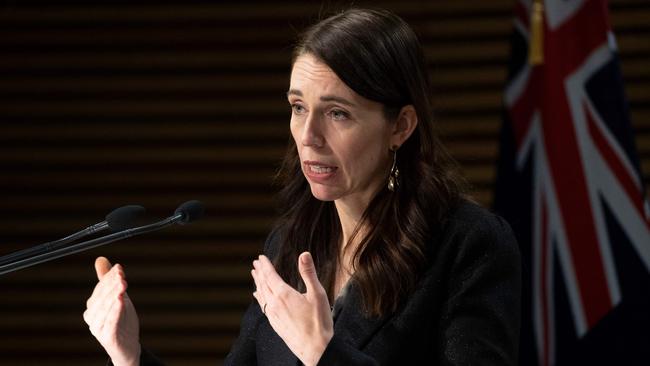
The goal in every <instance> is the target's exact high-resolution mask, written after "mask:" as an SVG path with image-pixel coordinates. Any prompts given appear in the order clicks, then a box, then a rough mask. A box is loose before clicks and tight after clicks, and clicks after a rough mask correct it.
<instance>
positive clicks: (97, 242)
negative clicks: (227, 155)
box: [0, 200, 205, 275]
mask: <svg viewBox="0 0 650 366" xmlns="http://www.w3.org/2000/svg"><path fill="white" fill-rule="evenodd" d="M204 210H205V208H204V206H203V204H202V203H201V202H200V201H196V200H193V201H187V202H185V203H183V204H182V205H180V206H178V208H177V209H176V211H174V215H172V216H170V217H168V218H166V219H164V220H160V221H158V222H154V223H153V224H149V225H144V226H139V227H135V228H131V229H125V230H122V231H120V232H117V233H113V234H109V235H105V236H102V237H99V238H95V239H92V240H88V241H84V242H81V243H77V244H71V245H69V246H67V247H63V248H59V249H54V250H52V251H48V252H46V253H40V254H37V255H34V256H30V257H29V258H25V259H20V260H17V261H13V262H12V263H9V264H5V265H0V275H3V274H5V273H9V272H13V271H17V270H19V269H22V268H26V267H31V266H33V265H36V264H40V263H44V262H48V261H51V260H54V259H57V258H61V257H65V256H67V255H70V254H75V253H79V252H82V251H84V250H88V249H92V248H96V247H99V246H102V245H106V244H109V243H112V242H114V241H118V240H122V239H126V238H130V237H132V236H136V235H142V234H146V233H150V232H152V231H156V230H160V229H162V228H165V227H167V226H170V225H173V224H176V223H178V224H181V225H184V224H189V223H190V222H193V221H196V220H198V219H200V218H201V216H203V213H204Z"/></svg>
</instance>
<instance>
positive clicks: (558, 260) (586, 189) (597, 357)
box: [495, 0, 650, 366]
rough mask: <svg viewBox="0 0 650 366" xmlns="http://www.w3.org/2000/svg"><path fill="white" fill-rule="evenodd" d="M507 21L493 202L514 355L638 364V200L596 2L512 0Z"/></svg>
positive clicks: (648, 251) (644, 260) (643, 224)
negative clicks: (505, 234) (513, 299)
mask: <svg viewBox="0 0 650 366" xmlns="http://www.w3.org/2000/svg"><path fill="white" fill-rule="evenodd" d="M534 3H537V4H534ZM535 6H538V7H540V8H538V9H535V8H534V7H535ZM536 10H538V11H540V12H538V13H537V14H536V13H535V11H536ZM531 14H533V17H531ZM534 16H541V18H537V19H535V18H534ZM536 21H537V22H539V23H538V24H537V26H539V27H540V28H538V31H539V32H541V34H535V35H534V36H531V34H534V32H535V30H534V28H535V27H534V22H536ZM514 29H515V31H514V34H513V37H512V44H513V51H512V59H511V64H510V73H509V77H508V84H507V86H506V90H505V96H504V104H505V113H504V125H503V128H502V132H501V156H500V159H499V172H498V178H497V190H496V195H495V209H496V211H497V212H499V213H500V214H501V215H503V216H504V217H505V218H506V219H508V220H509V221H510V223H511V225H512V226H513V229H514V230H515V232H516V235H517V238H518V240H519V244H520V248H521V252H522V256H523V260H524V262H523V268H524V278H523V280H524V288H523V296H524V298H523V299H522V305H523V308H522V309H523V311H522V330H521V352H520V353H521V355H520V362H521V364H522V365H540V366H547V365H569V364H570V365H578V364H596V365H601V364H617V365H619V364H620V365H630V364H631V365H637V364H638V365H650V336H649V335H648V334H650V206H649V205H648V201H647V199H646V198H645V193H644V183H643V178H642V176H641V174H640V170H639V162H638V159H637V156H636V149H635V146H634V139H633V131H632V127H631V124H630V121H629V117H628V110H627V103H626V100H625V97H624V93H623V84H622V78H621V73H620V68H619V64H618V54H617V49H616V42H615V38H614V35H613V32H612V30H611V27H610V24H609V19H608V8H607V3H606V1H604V0H545V1H543V2H542V1H533V0H519V1H517V3H516V6H515V20H514ZM531 30H532V31H531ZM534 42H537V43H538V44H535V45H533V43H534ZM531 47H538V48H539V50H540V53H541V58H542V60H538V61H533V60H532V59H531V58H530V57H529V50H530V49H531Z"/></svg>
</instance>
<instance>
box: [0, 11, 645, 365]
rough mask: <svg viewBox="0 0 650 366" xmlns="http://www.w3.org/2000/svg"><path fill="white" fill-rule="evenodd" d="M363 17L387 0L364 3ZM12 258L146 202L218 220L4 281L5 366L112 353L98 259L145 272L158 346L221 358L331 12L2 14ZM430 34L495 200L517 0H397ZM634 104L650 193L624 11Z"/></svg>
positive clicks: (482, 181) (142, 278) (4, 229)
mask: <svg viewBox="0 0 650 366" xmlns="http://www.w3.org/2000/svg"><path fill="white" fill-rule="evenodd" d="M357 3H358V4H360V5H364V4H367V3H368V2H364V1H361V2H357ZM0 5H1V6H0V172H1V175H0V207H1V208H2V209H1V210H0V254H6V253H9V252H11V251H13V250H16V249H19V248H24V247H27V246H30V245H34V244H37V243H40V242H44V241H48V240H52V239H55V238H58V237H62V236H64V235H67V234H69V233H71V232H73V231H76V230H78V229H81V228H82V227H85V226H87V225H90V224H92V223H94V222H97V221H101V220H102V218H103V216H104V215H105V214H106V213H108V212H109V211H110V210H111V209H113V208H115V207H118V206H120V205H123V204H129V203H137V204H142V205H144V206H145V207H147V208H148V211H149V213H150V215H151V217H161V218H162V217H165V216H167V215H169V214H170V213H171V212H172V211H173V210H174V209H175V206H176V205H177V204H179V203H181V202H183V201H185V200H188V199H192V198H196V199H200V200H202V201H204V202H205V203H206V205H207V207H208V209H207V217H206V218H205V219H204V220H202V221H200V222H197V223H196V224H192V225H190V226H184V227H175V228H170V229H167V230H165V231H163V232H161V233H157V234H152V235H148V236H144V237H139V238H133V239H129V240H127V241H123V242H119V243H115V244H111V245H110V246H107V247H104V248H98V249H93V250H91V251H89V252H86V253H82V254H78V255H74V256H70V257H66V258H64V259H60V260H57V261H55V262H50V263H47V264H43V265H40V266H38V267H32V268H29V269H24V270H21V271H19V272H15V273H12V274H8V275H4V276H1V277H0V314H2V315H1V316H0V355H1V357H0V364H2V365H32V364H33V365H88V364H102V363H103V360H104V358H105V356H104V354H103V352H102V351H101V349H100V347H99V346H98V344H97V343H96V342H95V341H94V339H93V338H92V336H91V335H90V333H89V332H88V330H87V328H86V326H85V324H84V323H83V320H82V318H81V314H82V312H83V310H84V306H85V300H86V298H87V297H88V296H89V294H90V292H91V290H92V288H93V286H94V282H95V279H94V271H93V268H92V263H93V259H94V258H95V257H96V256H98V255H105V256H108V257H109V258H111V259H113V260H114V261H119V262H120V263H122V264H124V265H125V267H126V268H127V273H128V276H129V282H130V295H131V297H132V298H133V300H134V301H135V303H136V306H137V309H138V311H139V314H140V317H141V320H142V340H143V343H144V344H145V345H146V346H148V347H150V348H152V349H154V350H156V352H157V353H159V354H160V355H161V356H163V357H164V358H165V359H166V360H168V361H169V363H170V364H172V365H173V364H177V365H214V364H215V363H217V364H218V362H219V360H220V359H222V358H223V357H224V355H225V354H226V352H227V350H228V349H229V347H230V344H231V342H232V340H233V337H234V336H235V335H236V333H237V329H238V323H239V318H240V316H241V314H242V311H243V309H244V308H245V307H246V306H247V304H248V303H249V302H250V301H251V295H250V288H251V280H250V279H249V268H250V262H251V259H252V258H253V257H254V256H255V255H256V254H257V253H259V252H260V250H261V244H262V242H263V240H264V237H265V235H266V233H267V231H268V229H269V227H270V225H271V223H272V221H273V217H274V210H273V201H272V195H273V192H275V190H276V188H275V187H274V186H273V185H272V183H271V181H272V177H273V174H274V172H275V169H276V168H277V163H278V161H279V159H280V158H281V157H282V154H283V152H284V148H285V145H286V142H287V140H288V138H289V134H288V116H289V108H288V106H287V103H286V101H285V98H284V92H285V90H286V88H287V85H288V74H289V68H290V59H289V57H290V49H291V42H292V40H293V39H294V38H295V34H296V31H297V30H300V29H302V28H303V27H304V26H305V25H307V24H310V23H311V21H312V20H314V19H316V18H317V15H318V13H319V12H320V11H322V9H324V8H327V7H323V6H321V5H320V4H319V3H317V2H300V1H280V2H272V3H270V2H262V1H245V2H231V1H227V2H214V1H146V0H133V1H112V2H88V1H70V0H52V1H44V0H42V1H4V2H2V3H1V4H0ZM372 5H375V6H383V7H386V8H389V9H392V10H394V11H396V12H397V13H398V14H400V15H402V16H403V17H404V18H406V19H407V20H408V21H409V23H410V24H412V25H413V26H414V28H415V29H416V31H417V32H418V33H419V34H420V36H421V39H422V41H423V43H424V45H425V49H426V53H427V56H428V57H429V62H430V67H431V71H432V73H433V79H434V84H435V90H436V97H435V101H434V103H435V105H436V108H437V109H436V113H437V116H438V122H439V130H440V132H441V135H442V136H443V140H444V141H445V142H446V144H447V145H448V146H449V147H450V149H451V151H452V153H453V154H454V155H455V156H456V157H457V159H458V160H459V161H460V162H461V164H462V167H463V171H464V173H465V174H466V176H467V177H468V179H469V181H470V183H471V184H472V187H473V189H474V191H473V193H474V194H475V196H476V197H477V199H478V200H479V201H480V202H482V203H484V204H485V205H488V206H489V205H490V204H491V202H492V188H493V184H494V179H495V167H494V164H495V160H496V157H497V155H498V141H497V135H498V131H499V128H500V124H501V120H500V113H501V98H502V90H503V84H504V80H505V75H506V63H507V59H508V53H509V43H508V42H509V35H510V32H511V28H512V22H511V7H512V2H511V1H506V0H496V1H488V2H475V1H469V0H461V1H452V0H444V1H435V0H432V1H415V0H411V1H381V2H379V3H377V2H372ZM610 8H611V18H612V23H613V26H614V30H615V31H616V34H617V36H618V44H619V47H620V51H621V60H622V67H623V73H624V78H625V82H626V93H627V96H628V98H629V101H630V107H631V115H632V120H633V123H634V128H635V131H636V133H637V135H636V136H637V137H636V138H637V147H638V151H639V154H640V158H641V164H642V170H643V175H644V180H645V183H646V186H647V185H648V182H649V181H650V107H649V106H650V71H649V70H650V68H649V67H648V66H649V65H650V46H649V45H650V42H648V39H649V38H650V5H649V4H648V3H647V1H644V0H616V1H612V2H611V5H610Z"/></svg>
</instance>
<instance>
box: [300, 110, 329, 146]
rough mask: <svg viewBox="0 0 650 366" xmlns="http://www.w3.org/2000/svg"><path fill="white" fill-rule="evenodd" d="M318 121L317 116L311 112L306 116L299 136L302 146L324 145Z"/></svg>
mask: <svg viewBox="0 0 650 366" xmlns="http://www.w3.org/2000/svg"><path fill="white" fill-rule="evenodd" d="M319 122H320V121H319V120H318V117H317V116H314V115H313V114H310V115H309V116H308V117H307V119H306V121H305V124H304V126H303V130H302V136H301V138H300V139H301V141H300V142H301V143H302V145H303V146H310V147H316V148H319V147H323V146H324V145H325V138H324V137H323V132H322V131H321V126H320V123H319Z"/></svg>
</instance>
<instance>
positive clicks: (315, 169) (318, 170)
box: [309, 165, 334, 174]
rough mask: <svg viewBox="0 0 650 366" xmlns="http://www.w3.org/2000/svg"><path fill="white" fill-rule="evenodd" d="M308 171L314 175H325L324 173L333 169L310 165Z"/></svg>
mask: <svg viewBox="0 0 650 366" xmlns="http://www.w3.org/2000/svg"><path fill="white" fill-rule="evenodd" d="M309 170H311V171H312V172H314V173H318V174H325V173H331V172H333V171H334V168H330V167H327V166H320V165H310V166H309Z"/></svg>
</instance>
